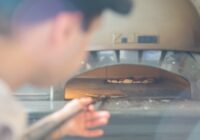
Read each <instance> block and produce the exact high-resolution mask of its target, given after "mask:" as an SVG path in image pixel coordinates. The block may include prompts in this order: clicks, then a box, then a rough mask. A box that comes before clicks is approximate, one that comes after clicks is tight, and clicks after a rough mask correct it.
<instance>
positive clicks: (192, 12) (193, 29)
mask: <svg viewBox="0 0 200 140" xmlns="http://www.w3.org/2000/svg"><path fill="white" fill-rule="evenodd" d="M133 1H134V5H135V6H134V10H133V12H132V13H131V14H130V15H129V16H127V17H120V16H119V15H116V14H114V13H111V12H110V11H107V12H106V13H105V15H104V18H105V19H106V20H105V22H103V23H102V24H103V26H102V28H101V29H100V30H99V32H98V33H97V34H96V36H95V38H94V41H93V45H92V47H91V48H90V50H113V49H116V50H118V49H135V50H138V49H145V50H152V49H156V50H177V51H190V52H200V39H199V38H200V18H199V15H198V12H197V11H198V10H196V9H198V7H199V5H200V2H199V1H200V0H191V1H192V2H191V1H190V0H148V1H147V0H133ZM195 7H196V8H195ZM199 11H200V10H199Z"/></svg>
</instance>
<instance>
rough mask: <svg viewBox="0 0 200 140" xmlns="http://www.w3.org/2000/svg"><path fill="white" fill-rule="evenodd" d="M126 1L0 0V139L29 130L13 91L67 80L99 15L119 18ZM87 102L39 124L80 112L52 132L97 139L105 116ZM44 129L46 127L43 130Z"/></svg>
mask: <svg viewBox="0 0 200 140" xmlns="http://www.w3.org/2000/svg"><path fill="white" fill-rule="evenodd" d="M131 7H132V3H131V0H11V1H9V0H1V1H0V99H1V101H0V140H20V139H23V136H24V134H25V133H26V131H27V130H28V129H29V128H28V127H27V116H26V113H25V111H24V108H23V106H22V105H21V104H20V103H19V102H18V101H17V99H15V97H14V96H13V95H14V91H15V90H16V89H18V88H19V87H21V86H23V85H25V84H31V85H35V86H38V87H47V86H49V85H53V84H56V83H58V82H60V81H62V80H66V79H69V78H71V77H72V76H73V75H74V74H75V72H76V71H77V70H78V69H79V68H80V62H81V61H82V60H84V58H85V57H86V53H85V50H86V49H87V48H88V46H89V43H90V40H91V37H92V33H93V32H94V31H95V30H96V29H97V28H98V27H99V25H100V22H101V15H102V13H103V11H104V10H106V9H111V10H114V11H115V12H118V13H121V14H128V13H129V12H130V10H131ZM92 102H93V101H92V99H90V98H83V99H76V100H74V101H72V102H70V103H69V104H67V105H66V106H65V107H64V108H63V109H61V110H60V111H58V112H55V113H53V114H52V115H49V116H47V117H46V118H44V119H43V120H41V121H40V122H44V120H54V119H59V118H61V117H62V116H63V114H64V113H65V112H67V111H70V110H78V109H85V112H83V113H81V114H80V115H78V116H76V117H74V118H72V119H71V120H70V121H69V122H67V123H66V124H63V126H62V127H61V128H60V129H59V130H57V131H56V132H55V133H53V134H52V135H51V136H50V138H49V139H60V138H61V137H64V136H80V137H87V138H93V137H100V136H102V135H103V134H104V131H103V130H102V129H95V130H94V129H93V130H91V129H90V128H97V127H100V126H103V125H106V124H107V123H108V121H109V118H110V114H109V112H107V111H95V109H94V107H93V106H92V105H90V104H91V103H92ZM43 127H45V126H43Z"/></svg>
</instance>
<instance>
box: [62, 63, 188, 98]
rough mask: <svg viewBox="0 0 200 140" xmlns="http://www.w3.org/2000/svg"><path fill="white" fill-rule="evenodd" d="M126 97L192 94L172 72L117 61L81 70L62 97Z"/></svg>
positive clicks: (67, 86) (175, 96)
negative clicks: (117, 62) (84, 70)
mask: <svg viewBox="0 0 200 140" xmlns="http://www.w3.org/2000/svg"><path fill="white" fill-rule="evenodd" d="M105 96H106V97H110V98H126V99H127V98H128V99H176V100H184V99H190V98H191V86H190V82H189V81H188V80H187V79H185V78H184V77H182V76H180V75H177V74H174V73H172V72H169V71H166V70H163V69H160V68H155V67H151V66H144V65H134V64H120V65H112V66H104V67H101V68H97V69H94V70H91V71H87V72H84V73H82V74H80V75H78V76H76V77H75V78H73V79H71V80H70V81H68V82H67V83H66V86H65V93H64V99H65V100H71V99H75V98H81V97H93V98H100V97H105Z"/></svg>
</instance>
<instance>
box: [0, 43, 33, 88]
mask: <svg viewBox="0 0 200 140" xmlns="http://www.w3.org/2000/svg"><path fill="white" fill-rule="evenodd" d="M31 62H32V61H31V59H30V58H29V57H28V56H27V55H26V54H25V53H24V52H23V49H21V48H20V47H17V46H16V45H13V44H11V43H10V42H9V43H8V42H7V41H2V40H0V79H2V80H3V81H5V82H6V83H7V84H8V85H9V86H10V88H11V89H12V90H16V89H17V88H19V87H20V86H22V85H23V84H25V83H26V82H27V81H29V78H31V73H32V71H33V64H32V63H31Z"/></svg>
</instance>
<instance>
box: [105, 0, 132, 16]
mask: <svg viewBox="0 0 200 140" xmlns="http://www.w3.org/2000/svg"><path fill="white" fill-rule="evenodd" d="M104 1H105V3H106V2H109V4H108V6H109V7H108V8H110V9H112V10H113V11H115V12H117V13H120V14H129V13H130V12H131V10H132V8H133V1H132V0H104Z"/></svg>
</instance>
